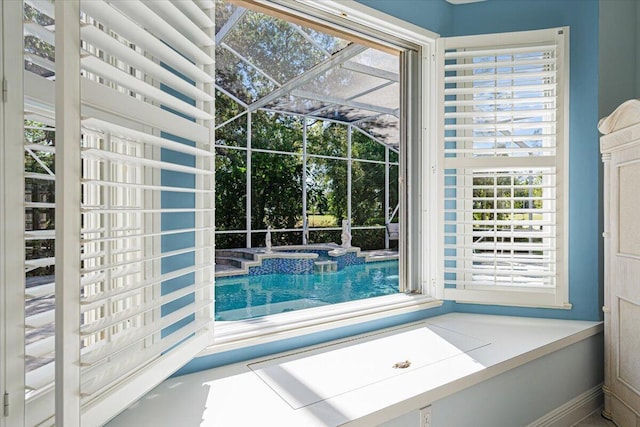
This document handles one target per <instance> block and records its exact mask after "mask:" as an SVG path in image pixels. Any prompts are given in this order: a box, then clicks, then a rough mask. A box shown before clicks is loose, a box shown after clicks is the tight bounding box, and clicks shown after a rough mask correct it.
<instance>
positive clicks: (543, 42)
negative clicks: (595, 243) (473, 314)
mask: <svg viewBox="0 0 640 427" xmlns="http://www.w3.org/2000/svg"><path fill="white" fill-rule="evenodd" d="M532 33H535V34H534V35H533V36H531V37H530V38H529V39H527V38H526V36H524V37H523V36H521V35H519V36H518V37H515V38H513V37H510V36H509V35H492V36H491V37H490V38H489V37H486V36H485V37H479V38H476V40H474V42H472V43H469V40H470V37H458V38H449V39H444V42H443V52H444V59H443V61H444V64H443V71H444V78H443V85H444V87H443V88H442V93H443V96H444V99H443V106H444V113H443V117H444V125H443V135H441V138H442V139H441V141H442V146H441V153H442V154H443V157H444V158H443V164H444V167H443V175H444V176H443V180H444V192H443V194H444V201H443V203H444V217H443V220H444V224H443V226H444V230H443V239H444V248H443V249H444V259H443V263H444V266H443V267H444V268H443V274H444V285H445V296H448V297H451V298H452V299H458V300H461V301H464V300H465V299H468V300H469V301H475V300H482V297H480V298H478V295H481V293H482V291H489V292H488V293H490V294H491V297H490V298H492V300H491V301H490V302H496V303H501V301H500V300H501V298H500V297H497V298H496V296H497V295H499V293H503V294H505V293H508V292H509V291H517V292H521V293H527V292H533V293H540V294H545V293H546V294H550V295H551V296H545V297H543V298H542V300H543V301H545V302H544V303H543V304H545V305H555V303H556V302H557V300H556V299H554V296H553V295H552V294H554V293H555V292H556V289H557V288H558V285H559V283H558V281H559V280H562V279H561V276H562V275H561V272H562V270H561V268H560V267H559V263H560V259H561V257H562V254H561V248H562V245H563V244H562V236H563V233H564V232H563V221H564V220H563V218H562V214H561V212H562V211H561V210H560V205H561V203H562V202H561V198H562V196H563V190H562V186H563V185H566V183H565V182H563V178H562V177H563V174H564V170H563V150H564V145H563V144H564V143H565V142H564V138H565V136H564V135H565V131H566V129H564V125H563V121H564V120H565V117H564V115H565V112H564V108H565V106H564V105H563V103H562V102H563V99H564V98H563V93H562V92H561V91H562V90H564V89H562V88H563V86H562V85H563V79H564V74H563V73H564V68H563V67H564V66H565V63H564V57H563V54H564V51H563V49H564V43H565V41H564V37H565V34H564V30H557V29H556V30H543V31H537V32H532ZM469 45H471V46H469ZM465 295H466V296H465ZM469 295H474V296H473V297H469ZM504 301H506V302H513V300H512V299H511V298H510V297H506V298H504ZM484 302H489V301H484Z"/></svg>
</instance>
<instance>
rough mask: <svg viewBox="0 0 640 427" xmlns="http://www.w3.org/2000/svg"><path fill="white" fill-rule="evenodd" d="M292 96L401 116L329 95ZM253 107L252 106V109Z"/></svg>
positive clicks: (297, 93)
mask: <svg viewBox="0 0 640 427" xmlns="http://www.w3.org/2000/svg"><path fill="white" fill-rule="evenodd" d="M291 95H293V96H298V97H300V98H307V99H313V100H315V101H321V102H327V103H331V104H338V105H340V106H346V107H353V108H358V109H361V110H367V111H373V112H376V113H382V114H389V115H392V116H395V117H399V115H400V109H398V108H384V107H380V106H378V105H373V104H365V103H364V102H357V101H350V100H348V99H343V98H338V97H334V96H328V95H321V94H319V93H314V92H309V91H304V90H293V91H291ZM252 106H253V105H252ZM252 106H250V108H251V107H252Z"/></svg>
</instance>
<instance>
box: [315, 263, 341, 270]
mask: <svg viewBox="0 0 640 427" xmlns="http://www.w3.org/2000/svg"><path fill="white" fill-rule="evenodd" d="M337 271H338V262H337V261H315V262H314V263H313V272H314V273H335V272H337Z"/></svg>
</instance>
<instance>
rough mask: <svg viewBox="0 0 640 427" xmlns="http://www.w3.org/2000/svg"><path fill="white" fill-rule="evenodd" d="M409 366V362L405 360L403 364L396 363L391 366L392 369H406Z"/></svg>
mask: <svg viewBox="0 0 640 427" xmlns="http://www.w3.org/2000/svg"><path fill="white" fill-rule="evenodd" d="M409 366H411V362H410V361H408V360H405V361H404V362H398V363H396V364H394V365H393V369H406V368H408V367H409Z"/></svg>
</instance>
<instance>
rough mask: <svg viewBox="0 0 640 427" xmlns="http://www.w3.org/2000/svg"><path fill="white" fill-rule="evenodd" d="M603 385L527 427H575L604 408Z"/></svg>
mask: <svg viewBox="0 0 640 427" xmlns="http://www.w3.org/2000/svg"><path fill="white" fill-rule="evenodd" d="M602 403H603V394H602V384H598V385H597V386H595V387H593V388H591V389H589V390H587V391H585V392H584V393H582V394H580V395H578V396H576V397H575V398H573V399H571V400H570V401H568V402H567V403H565V404H563V405H561V406H558V407H557V408H556V409H554V410H553V411H551V412H549V413H548V414H546V415H544V416H542V417H540V418H538V419H537V420H535V421H534V422H532V423H531V424H529V425H528V426H527V427H566V426H570V425H573V424H575V423H577V422H578V421H580V420H581V419H583V418H585V417H586V416H587V415H589V414H590V413H592V412H593V411H595V410H596V409H598V408H599V407H601V406H602Z"/></svg>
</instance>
